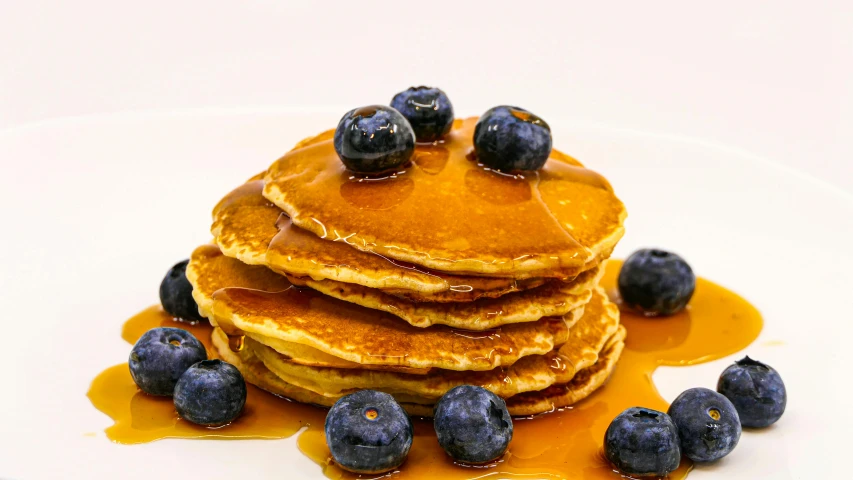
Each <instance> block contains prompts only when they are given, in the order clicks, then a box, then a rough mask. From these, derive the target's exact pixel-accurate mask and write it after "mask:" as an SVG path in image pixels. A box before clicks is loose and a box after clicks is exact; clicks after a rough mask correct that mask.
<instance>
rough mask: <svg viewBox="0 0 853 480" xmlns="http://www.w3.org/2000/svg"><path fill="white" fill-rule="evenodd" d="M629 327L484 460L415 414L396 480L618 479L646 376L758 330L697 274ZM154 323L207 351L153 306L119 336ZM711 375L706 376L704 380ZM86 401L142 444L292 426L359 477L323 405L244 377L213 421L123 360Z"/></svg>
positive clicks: (331, 473)
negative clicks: (182, 411) (578, 387)
mask: <svg viewBox="0 0 853 480" xmlns="http://www.w3.org/2000/svg"><path fill="white" fill-rule="evenodd" d="M620 266H621V262H619V261H616V260H611V261H610V262H609V263H608V265H607V271H606V274H605V277H604V278H603V280H602V286H603V287H604V288H605V289H606V290H607V292H608V294H609V295H610V296H611V298H612V299H613V300H615V301H617V302H618V300H619V299H618V294H617V292H616V276H617V274H618V272H619V268H620ZM621 322H622V324H623V325H625V327H626V328H627V330H628V337H627V339H626V343H625V350H624V351H623V353H622V357H621V359H620V360H619V363H618V364H617V365H616V369H615V370H614V372H613V374H612V375H611V377H610V379H609V380H608V382H607V383H606V384H605V385H604V386H603V387H601V388H600V389H599V390H598V391H596V392H594V393H593V394H592V395H590V396H589V397H588V398H586V399H585V400H583V401H581V402H579V403H577V404H575V405H573V406H571V407H568V408H565V409H562V410H561V411H556V412H551V413H547V414H543V415H538V416H536V417H533V418H517V419H515V433H514V436H513V439H512V443H511V444H510V447H509V452H507V454H506V455H505V456H504V457H502V458H501V459H498V460H497V461H495V462H493V463H492V464H489V465H485V466H476V467H472V466H462V465H457V464H455V463H454V462H453V461H452V460H451V459H450V457H448V456H447V455H446V454H445V453H444V451H443V450H442V449H441V447H439V445H438V442H437V440H436V438H435V433H434V431H433V429H432V424H431V422H430V421H429V420H428V419H414V421H413V423H414V427H415V438H414V442H413V444H412V449H411V451H410V453H409V457H408V459H407V460H406V463H404V464H403V465H402V466H401V467H400V468H399V470H398V471H396V472H394V475H393V476H394V478H442V479H443V480H451V479H469V478H479V477H483V476H486V475H496V476H500V477H509V478H513V477H519V478H583V479H617V478H624V477H622V476H621V475H620V474H619V473H617V472H614V471H613V468H612V466H611V465H610V464H609V463H608V462H607V460H605V458H604V456H603V452H602V440H603V438H604V431H605V430H606V429H607V426H608V425H609V424H610V421H611V420H612V419H613V418H614V417H615V416H616V415H617V414H619V413H620V412H621V411H622V410H624V409H625V408H628V407H632V406H642V407H647V408H653V409H657V410H662V411H666V409H667V408H668V403H667V402H666V401H665V400H664V399H663V398H661V396H660V395H659V394H658V392H657V389H656V388H655V386H654V384H653V383H652V373H653V372H654V371H655V369H656V368H657V367H658V366H660V365H673V366H678V365H692V364H696V363H702V362H707V361H710V360H714V359H717V358H721V357H724V356H726V355H730V354H733V353H736V352H738V351H740V350H742V349H744V348H746V347H747V346H748V345H749V344H750V343H752V341H753V340H755V338H756V337H757V336H758V334H759V332H760V331H761V327H762V319H761V315H760V314H759V313H758V311H757V310H756V309H755V308H754V307H753V306H752V305H750V304H749V303H748V302H747V301H746V300H744V299H743V298H741V297H740V296H738V295H737V294H735V293H733V292H730V291H728V290H726V289H725V288H723V287H721V286H719V285H716V284H714V283H712V282H710V281H707V280H704V279H701V278H699V279H697V283H696V292H695V294H694V296H693V298H692V300H691V301H690V305H689V306H688V308H687V309H686V310H684V311H682V312H681V313H679V314H676V315H673V316H670V317H663V318H645V317H643V316H641V315H636V314H633V313H631V312H628V311H623V312H622V318H621ZM158 326H172V327H178V328H185V329H187V330H190V331H191V332H192V333H193V334H195V335H196V337H198V338H199V339H200V340H201V341H202V342H204V343H205V346H206V347H207V348H208V352H211V351H213V350H212V348H211V347H210V331H211V330H210V327H209V326H208V325H206V324H203V325H188V324H184V323H179V322H175V321H174V320H173V319H172V318H170V317H169V316H168V315H167V314H166V313H165V312H163V311H162V309H161V308H160V307H151V308H149V309H147V310H145V311H143V312H141V313H140V314H138V315H137V316H135V317H133V318H131V319H130V320H128V321H127V323H126V324H125V326H124V330H123V332H122V337H123V338H124V339H125V340H127V341H128V342H129V343H133V342H135V341H136V339H138V338H139V336H141V335H142V334H143V333H144V332H145V331H147V330H148V329H150V328H154V327H158ZM714 382H716V379H714V378H710V379H708V381H707V384H708V385H711V384H713V383H714ZM89 398H90V399H91V401H92V403H93V405H95V407H96V408H98V409H99V410H101V411H102V412H104V413H106V414H107V415H109V416H110V417H111V418H112V419H113V421H114V422H115V423H114V425H112V426H111V427H109V428H107V429H106V434H107V437H108V438H109V439H111V440H112V441H114V442H117V443H144V442H150V441H154V440H159V439H161V438H199V437H200V438H232V439H236V438H271V439H272V438H285V437H289V436H291V435H293V434H295V433H297V432H298V431H299V430H300V429H301V428H302V427H304V426H307V428H306V429H305V430H304V431H302V433H301V434H300V436H299V438H298V442H297V443H298V445H299V448H300V449H301V450H302V452H303V453H304V454H306V455H307V456H309V457H310V458H311V459H312V460H314V461H316V462H317V463H319V464H320V465H321V466H322V468H323V472H324V473H325V474H326V476H328V477H330V478H373V477H375V476H373V477H370V476H368V477H360V476H358V475H354V474H350V473H348V472H344V471H342V470H341V469H340V468H338V467H337V466H335V465H334V462H332V461H331V456H330V454H329V449H328V447H327V445H326V441H325V437H324V434H323V422H324V419H325V414H326V410H325V409H321V408H317V407H313V406H308V405H302V404H299V403H296V402H290V401H288V400H286V399H282V398H279V397H276V396H274V395H271V394H268V393H266V392H264V391H262V390H260V389H258V388H255V387H253V386H251V385H249V395H248V398H247V401H246V408H245V410H244V412H243V414H242V415H241V416H240V418H238V419H237V420H236V421H235V422H234V423H232V424H230V425H227V426H225V427H221V428H217V429H211V428H206V427H200V426H197V425H192V424H189V423H188V422H186V421H183V420H181V419H180V418H179V417H178V416H177V414H176V413H175V411H174V407H173V405H172V400H171V398H168V397H162V398H160V397H152V396H150V395H147V394H145V393H142V392H140V391H139V389H138V388H137V387H136V385H135V384H134V383H133V380H132V379H131V378H130V373H129V372H128V368H127V364H126V363H123V364H120V365H116V366H114V367H111V368H109V369H107V370H105V371H104V372H102V373H101V374H100V375H99V376H98V377H97V378H96V379H95V380H94V381H93V382H92V386H91V388H90V390H89ZM691 467H692V465H691V464H690V462H689V461H688V460H687V459H684V460H682V463H681V467H680V468H679V469H678V470H677V471H675V472H673V473H671V474H670V475H669V477H668V478H670V479H682V478H685V477H686V476H687V473H688V472H689V471H690V469H691Z"/></svg>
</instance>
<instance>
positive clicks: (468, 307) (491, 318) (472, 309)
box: [288, 267, 604, 330]
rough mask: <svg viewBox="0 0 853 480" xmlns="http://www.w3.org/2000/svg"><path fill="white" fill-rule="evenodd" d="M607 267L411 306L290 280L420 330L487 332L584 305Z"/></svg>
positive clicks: (376, 294)
mask: <svg viewBox="0 0 853 480" xmlns="http://www.w3.org/2000/svg"><path fill="white" fill-rule="evenodd" d="M603 272H604V268H602V267H596V268H593V269H592V270H587V271H586V272H584V273H582V274H581V275H579V276H578V277H577V278H576V279H575V280H574V281H572V282H562V281H559V280H555V281H552V282H549V283H547V284H546V285H542V286H540V287H537V288H533V289H530V290H526V291H523V292H516V293H511V294H509V295H504V296H502V297H500V298H481V299H479V300H475V301H473V302H459V303H424V302H411V301H409V300H405V299H401V298H399V297H396V296H394V295H389V294H387V293H383V292H382V291H381V290H376V289H373V288H366V287H362V286H361V285H353V284H349V283H342V282H335V281H333V280H321V281H316V280H313V279H311V278H298V277H288V279H289V280H290V281H291V282H292V283H293V284H294V285H300V286H308V287H311V288H312V289H314V290H316V291H318V292H320V293H322V294H324V295H328V296H330V297H333V298H337V299H340V300H343V301H346V302H350V303H355V304H357V305H361V306H363V307H367V308H372V309H375V310H382V311H384V312H388V313H390V314H392V315H396V316H398V317H400V318H402V319H403V320H405V321H406V322H408V323H409V324H411V325H414V326H416V327H428V326H430V325H448V326H451V327H455V328H463V329H465V330H487V329H490V328H495V327H499V326H501V325H507V324H510V323H520V322H532V321H536V320H539V319H540V318H542V317H553V316H563V315H565V314H567V313H569V312H571V311H572V310H574V309H576V308H579V307H582V306H583V305H585V304H586V303H587V302H588V301H589V299H590V298H591V297H592V289H593V287H594V286H595V285H596V284H598V280H599V278H600V276H601V274H602V273H603Z"/></svg>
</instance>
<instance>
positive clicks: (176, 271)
mask: <svg viewBox="0 0 853 480" xmlns="http://www.w3.org/2000/svg"><path fill="white" fill-rule="evenodd" d="M189 262H190V261H189V260H184V261H183V262H179V263H176V264H175V266H174V267H172V268H171V269H169V271H168V272H167V273H166V276H165V277H164V278H163V281H162V282H161V283H160V303H161V304H162V305H163V309H164V310H166V312H168V313H169V315H171V316H173V317H175V318H180V319H182V320H188V321H192V322H194V321H199V320H201V319H202V317H201V315H199V313H198V304H197V303H195V300H194V299H193V286H192V285H191V284H190V281H189V280H187V264H188V263H189Z"/></svg>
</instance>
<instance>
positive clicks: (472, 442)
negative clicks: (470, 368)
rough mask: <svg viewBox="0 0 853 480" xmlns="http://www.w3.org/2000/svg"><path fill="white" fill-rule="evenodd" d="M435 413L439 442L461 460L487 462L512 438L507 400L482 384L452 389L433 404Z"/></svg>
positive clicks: (501, 453)
mask: <svg viewBox="0 0 853 480" xmlns="http://www.w3.org/2000/svg"><path fill="white" fill-rule="evenodd" d="M434 415H435V418H434V419H433V426H434V427H435V433H436V434H437V435H438V443H439V444H440V445H441V448H443V449H444V451H445V452H447V454H448V455H450V456H451V457H452V458H453V459H454V460H458V461H460V462H466V463H486V462H490V461H492V460H494V459H496V458H498V457H500V456H501V455H503V454H504V452H506V449H507V447H508V446H509V442H510V440H512V417H510V416H509V411H508V410H507V408H506V402H504V401H503V399H502V398H500V397H498V396H497V395H495V394H494V393H492V392H490V391H488V390H486V389H485V388H482V387H475V386H473V385H460V386H458V387H455V388H452V389H451V390H450V391H448V392H447V393H445V394H444V395H443V396H442V397H441V399H439V401H438V403H436V405H435V413H434Z"/></svg>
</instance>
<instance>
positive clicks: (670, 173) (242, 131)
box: [0, 112, 853, 479]
mask: <svg viewBox="0 0 853 480" xmlns="http://www.w3.org/2000/svg"><path fill="white" fill-rule="evenodd" d="M337 118H338V115H337V114H336V113H330V114H328V115H325V114H324V115H319V114H318V115H298V116H297V115H287V114H280V113H274V112H254V113H253V112H231V113H228V112H218V113H217V112H195V113H192V112H191V113H182V114H171V115H164V114H147V115H142V114H127V115H115V116H109V117H91V118H82V119H76V120H64V121H56V122H48V123H45V124H41V125H37V126H31V127H26V128H21V129H17V130H11V131H7V132H5V133H0V159H2V162H3V169H2V178H0V200H2V202H0V205H2V209H3V211H2V217H0V222H2V223H0V225H2V237H0V238H2V240H0V242H2V248H0V269H2V272H3V273H2V276H0V292H2V293H0V295H2V310H0V311H2V315H3V317H2V320H0V322H2V330H3V333H4V334H5V337H4V339H3V347H2V348H0V365H2V372H3V376H2V380H0V381H2V393H0V412H3V413H4V415H3V419H2V420H0V477H4V478H28V479H29V478H60V477H62V478H71V477H79V478H143V479H151V478H155V476H156V475H165V476H167V477H170V478H177V477H179V476H180V475H181V474H186V475H192V477H193V478H258V477H266V476H269V477H277V478H315V477H318V478H319V477H321V473H320V469H319V467H317V466H316V465H314V464H313V463H312V462H311V461H309V460H308V459H307V458H305V457H304V456H303V455H302V454H300V453H299V452H298V451H297V449H296V447H295V445H294V438H290V439H287V440H282V441H228V442H226V441H198V440H196V441H193V440H164V441H159V442H154V443H151V444H146V445H138V446H122V445H115V444H112V443H110V442H109V441H108V440H107V439H106V437H105V436H104V434H103V432H102V431H103V429H104V428H105V427H107V426H108V425H110V424H111V422H110V420H109V419H108V418H107V417H106V416H104V415H103V414H101V413H100V412H98V411H96V410H95V409H94V408H93V407H92V406H91V404H90V403H89V401H88V399H87V398H86V396H85V394H86V390H87V388H88V386H89V383H90V381H91V380H92V379H93V378H94V376H95V375H96V374H97V373H98V372H100V371H101V370H102V369H104V368H105V367H107V366H110V365H114V364H116V363H120V362H122V361H125V360H126V358H127V354H128V350H129V347H128V345H127V344H126V343H124V342H123V341H122V340H121V338H120V337H119V330H120V326H121V324H122V322H123V321H124V320H125V319H127V318H128V317H129V316H131V315H132V314H134V313H136V312H137V311H139V310H141V309H142V308H144V307H146V306H148V305H150V304H153V303H156V301H157V287H158V285H159V282H160V280H161V278H162V275H163V274H164V273H165V271H166V270H167V269H168V268H169V266H171V265H172V264H173V263H174V262H175V261H177V260H179V259H182V258H185V257H187V256H188V254H189V252H190V251H191V250H192V249H193V247H195V246H196V245H198V244H200V243H203V242H206V241H208V240H209V238H210V235H209V234H208V233H207V232H208V228H209V218H210V217H209V215H210V214H209V212H210V210H211V208H212V206H213V205H214V204H215V202H216V201H217V200H218V199H219V198H220V197H221V196H222V195H223V194H224V193H225V192H227V191H229V190H230V189H231V188H232V187H234V186H235V185H236V184H237V182H240V181H242V180H244V179H245V178H247V177H249V176H251V175H252V174H254V173H256V172H258V171H260V170H262V169H264V168H265V167H266V166H267V165H268V164H269V163H270V162H271V161H272V160H274V159H275V158H277V156H278V155H280V154H281V153H283V152H284V151H286V150H287V149H288V148H289V147H290V146H291V145H293V144H294V143H295V142H296V141H297V140H299V139H301V138H302V137H305V136H308V135H311V134H313V133H316V132H318V131H320V130H321V129H323V128H330V127H332V126H334V124H335V122H336V120H337ZM552 125H557V126H558V128H555V131H554V137H555V143H556V145H557V146H558V148H560V149H562V150H564V151H566V152H568V153H570V154H573V155H575V156H577V157H578V158H580V159H581V160H582V161H583V162H585V163H586V164H587V165H588V166H590V167H591V168H593V169H596V170H598V171H600V172H601V173H603V174H604V175H605V176H607V177H608V178H609V179H610V180H611V181H612V183H613V185H614V187H615V189H616V192H617V194H618V195H619V196H620V197H621V198H622V199H623V200H624V201H625V203H626V204H627V206H628V210H629V213H630V219H629V223H628V225H627V229H628V233H627V235H626V237H625V239H624V240H623V242H622V243H621V244H620V246H619V249H618V251H617V252H616V255H618V256H624V255H626V254H627V253H629V252H630V251H631V250H632V249H634V248H636V247H639V246H648V245H656V246H661V247H665V248H667V249H671V250H675V251H677V252H679V253H681V254H682V255H684V256H685V257H686V258H687V259H688V260H689V261H690V262H691V263H692V265H693V267H694V269H695V270H696V272H698V273H699V274H700V275H702V276H704V277H706V278H710V279H712V280H714V281H716V282H718V283H721V284H723V285H725V286H727V287H729V288H731V289H733V290H735V291H737V292H739V293H741V294H742V295H743V296H745V297H746V298H747V299H748V300H750V301H751V302H752V303H753V304H754V305H756V306H757V307H758V308H759V309H760V310H761V311H762V313H763V314H764V317H765V322H766V325H765V329H764V331H763V332H762V334H761V337H760V338H759V339H758V340H757V341H756V342H755V344H753V345H752V346H750V347H749V348H748V349H747V351H748V353H749V354H750V355H753V356H755V357H757V358H759V359H761V360H764V361H766V362H768V363H770V364H771V365H773V366H774V367H776V368H777V369H778V370H779V371H780V372H781V373H782V375H783V377H784V379H785V382H786V384H787V386H788V391H789V403H788V410H787V412H786V413H785V416H784V417H783V418H782V420H781V421H780V422H779V423H778V424H777V425H776V426H774V427H773V428H771V429H769V430H768V431H765V432H762V433H753V432H747V433H745V434H744V436H743V438H742V440H741V443H740V445H739V446H738V448H737V450H735V452H734V453H732V454H731V455H730V456H729V457H727V458H726V459H725V460H724V461H722V462H720V463H719V464H718V465H715V466H712V467H700V468H698V469H697V471H696V472H694V473H693V474H692V476H691V478H696V479H702V478H718V477H719V478H729V479H753V478H759V477H762V478H829V477H830V476H832V473H836V474H839V477H833V478H843V477H845V476H846V468H844V470H842V464H843V463H846V462H845V460H846V457H845V455H846V454H847V451H846V450H847V449H846V448H845V447H844V445H846V444H847V442H848V440H849V439H848V435H849V432H850V431H853V415H850V413H849V409H848V405H847V403H846V401H847V399H849V398H850V392H851V387H850V386H849V367H850V357H851V354H850V348H849V347H848V345H847V342H848V341H849V339H850V338H853V335H851V333H853V328H851V324H853V319H851V318H850V308H849V299H850V296H851V287H853V284H851V281H850V272H853V255H851V246H853V198H851V197H850V196H849V195H848V194H845V193H843V192H840V191H836V190H833V189H831V188H830V187H827V186H825V185H823V184H820V183H818V182H816V181H813V180H811V179H809V178H808V177H806V176H804V175H801V174H798V173H797V172H793V171H789V170H785V169H782V168H780V167H777V166H775V165H774V164H772V163H770V162H767V161H763V160H760V159H756V158H752V157H750V156H749V155H747V154H745V153H743V152H738V151H733V150H730V149H726V148H721V147H718V146H714V145H709V144H704V143H702V142H698V141H692V140H687V139H679V138H671V137H667V136H661V135H651V134H643V133H638V132H626V131H614V130H607V129H603V128H598V127H593V126H589V125H587V126H584V125H571V124H565V123H564V124H560V122H553V123H552ZM732 359H733V358H727V359H723V360H720V361H717V362H712V363H709V364H704V365H701V366H696V367H688V368H668V369H664V370H661V371H659V372H658V374H657V375H656V376H655V381H656V383H657V385H658V387H659V389H660V390H661V393H662V394H663V395H664V397H666V398H668V399H670V400H671V399H672V398H674V397H675V396H676V395H677V394H678V393H679V392H680V391H681V390H683V389H685V388H689V387H692V386H700V385H701V386H713V385H714V383H715V381H716V378H717V375H718V374H719V372H720V371H722V369H723V368H724V366H725V365H727V364H728V363H730V362H731V361H732ZM92 432H94V433H95V434H94V435H92ZM87 434H88V435H87Z"/></svg>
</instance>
